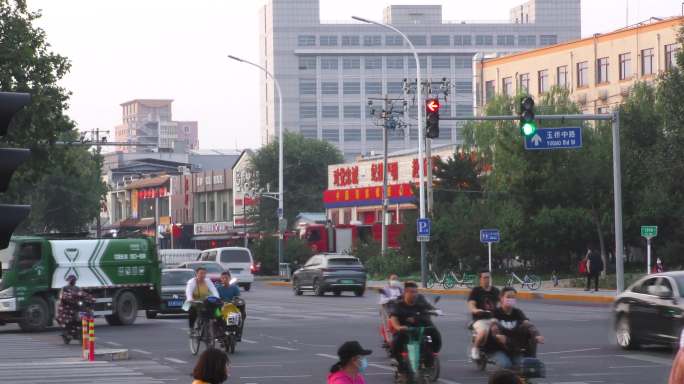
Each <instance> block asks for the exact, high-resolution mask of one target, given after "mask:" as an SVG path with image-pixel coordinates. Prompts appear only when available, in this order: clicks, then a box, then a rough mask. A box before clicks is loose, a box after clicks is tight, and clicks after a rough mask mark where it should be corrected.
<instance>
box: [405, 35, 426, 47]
mask: <svg viewBox="0 0 684 384" xmlns="http://www.w3.org/2000/svg"><path fill="white" fill-rule="evenodd" d="M408 39H409V41H410V42H411V43H413V45H414V46H416V47H423V46H426V45H427V38H426V37H425V35H410V36H409V37H408Z"/></svg>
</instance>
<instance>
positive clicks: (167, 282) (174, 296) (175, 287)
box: [145, 268, 195, 319]
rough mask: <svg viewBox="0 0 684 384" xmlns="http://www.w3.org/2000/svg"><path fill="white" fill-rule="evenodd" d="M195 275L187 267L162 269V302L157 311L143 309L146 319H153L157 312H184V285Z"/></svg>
mask: <svg viewBox="0 0 684 384" xmlns="http://www.w3.org/2000/svg"><path fill="white" fill-rule="evenodd" d="M193 277H195V271H194V270H192V269H187V268H169V269H163V270H162V275H161V290H162V292H161V298H162V303H161V306H160V307H159V311H145V315H146V316H147V318H148V319H154V318H155V317H157V314H165V313H185V311H183V303H184V302H185V286H186V285H187V283H188V280H190V279H192V278H193Z"/></svg>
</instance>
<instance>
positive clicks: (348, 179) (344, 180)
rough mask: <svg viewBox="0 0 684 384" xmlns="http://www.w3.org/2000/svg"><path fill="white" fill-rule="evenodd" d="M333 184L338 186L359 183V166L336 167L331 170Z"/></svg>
mask: <svg viewBox="0 0 684 384" xmlns="http://www.w3.org/2000/svg"><path fill="white" fill-rule="evenodd" d="M333 177H334V184H335V185H336V186H338V187H344V186H347V185H352V184H358V183H359V167H358V166H353V167H347V168H338V169H336V170H335V171H334V172H333Z"/></svg>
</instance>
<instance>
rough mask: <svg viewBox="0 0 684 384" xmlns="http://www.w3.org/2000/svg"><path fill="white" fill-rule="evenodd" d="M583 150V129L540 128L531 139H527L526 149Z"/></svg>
mask: <svg viewBox="0 0 684 384" xmlns="http://www.w3.org/2000/svg"><path fill="white" fill-rule="evenodd" d="M573 148H582V128H580V127H564V128H538V129H537V132H536V133H535V134H534V135H532V136H531V137H525V149H527V150H528V151H534V150H549V149H573Z"/></svg>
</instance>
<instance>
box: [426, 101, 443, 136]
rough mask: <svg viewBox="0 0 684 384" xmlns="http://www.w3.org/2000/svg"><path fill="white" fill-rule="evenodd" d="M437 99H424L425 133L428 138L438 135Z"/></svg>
mask: <svg viewBox="0 0 684 384" xmlns="http://www.w3.org/2000/svg"><path fill="white" fill-rule="evenodd" d="M439 107H440V104H439V100H438V99H427V100H425V135H426V136H427V137H428V138H430V139H436V138H438V137H439Z"/></svg>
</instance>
